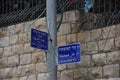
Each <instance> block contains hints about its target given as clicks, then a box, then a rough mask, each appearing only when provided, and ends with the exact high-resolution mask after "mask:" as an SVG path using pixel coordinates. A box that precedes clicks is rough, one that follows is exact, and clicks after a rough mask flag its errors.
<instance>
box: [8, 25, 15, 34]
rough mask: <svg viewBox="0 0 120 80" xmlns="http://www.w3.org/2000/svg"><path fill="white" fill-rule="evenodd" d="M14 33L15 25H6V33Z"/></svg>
mask: <svg viewBox="0 0 120 80" xmlns="http://www.w3.org/2000/svg"><path fill="white" fill-rule="evenodd" d="M14 33H15V25H12V26H8V28H7V35H13V34H14Z"/></svg>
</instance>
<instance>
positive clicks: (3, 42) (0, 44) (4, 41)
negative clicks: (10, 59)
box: [0, 37, 10, 47]
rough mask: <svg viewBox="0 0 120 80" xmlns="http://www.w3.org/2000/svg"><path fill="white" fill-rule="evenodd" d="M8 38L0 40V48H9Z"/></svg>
mask: <svg viewBox="0 0 120 80" xmlns="http://www.w3.org/2000/svg"><path fill="white" fill-rule="evenodd" d="M9 44H10V43H9V37H3V38H0V47H5V46H9Z"/></svg>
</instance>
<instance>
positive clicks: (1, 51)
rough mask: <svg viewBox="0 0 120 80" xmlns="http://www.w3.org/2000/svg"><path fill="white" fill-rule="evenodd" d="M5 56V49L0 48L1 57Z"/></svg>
mask: <svg viewBox="0 0 120 80" xmlns="http://www.w3.org/2000/svg"><path fill="white" fill-rule="evenodd" d="M2 56H3V48H0V57H2Z"/></svg>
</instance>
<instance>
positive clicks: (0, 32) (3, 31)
mask: <svg viewBox="0 0 120 80" xmlns="http://www.w3.org/2000/svg"><path fill="white" fill-rule="evenodd" d="M6 35H7V28H0V38H1V37H5V36H6Z"/></svg>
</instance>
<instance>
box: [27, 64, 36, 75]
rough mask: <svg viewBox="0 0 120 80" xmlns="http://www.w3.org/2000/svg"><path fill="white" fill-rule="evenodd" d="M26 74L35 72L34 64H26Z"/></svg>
mask: <svg viewBox="0 0 120 80" xmlns="http://www.w3.org/2000/svg"><path fill="white" fill-rule="evenodd" d="M25 67H26V75H31V74H35V73H36V65H35V64H29V65H26V66H25Z"/></svg>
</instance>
